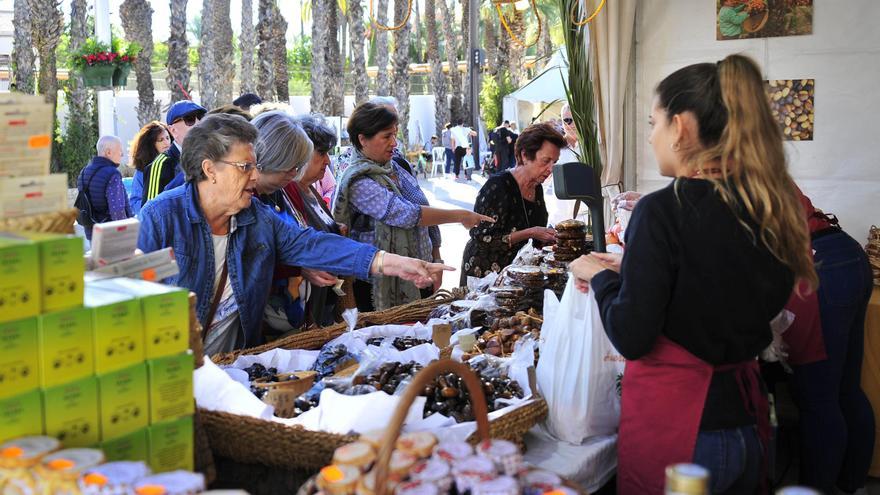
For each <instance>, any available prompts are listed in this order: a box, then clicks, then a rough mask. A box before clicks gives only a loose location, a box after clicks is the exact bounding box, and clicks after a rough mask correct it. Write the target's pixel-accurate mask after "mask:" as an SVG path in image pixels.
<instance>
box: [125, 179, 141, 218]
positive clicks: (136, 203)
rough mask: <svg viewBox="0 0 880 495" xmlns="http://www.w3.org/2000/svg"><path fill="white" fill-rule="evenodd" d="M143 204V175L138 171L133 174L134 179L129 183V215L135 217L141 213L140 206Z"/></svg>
mask: <svg viewBox="0 0 880 495" xmlns="http://www.w3.org/2000/svg"><path fill="white" fill-rule="evenodd" d="M143 202H144V173H143V172H142V171H140V170H136V171H135V172H134V179H132V181H131V194H129V195H128V204H129V205H130V206H131V213H132V214H133V215H137V214H138V213H140V211H141V204H143Z"/></svg>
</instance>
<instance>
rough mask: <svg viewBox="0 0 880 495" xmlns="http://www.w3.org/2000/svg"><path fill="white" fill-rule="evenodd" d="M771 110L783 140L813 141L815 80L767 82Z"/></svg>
mask: <svg viewBox="0 0 880 495" xmlns="http://www.w3.org/2000/svg"><path fill="white" fill-rule="evenodd" d="M766 84H767V86H766V89H767V96H768V97H769V98H770V109H771V110H772V111H773V116H774V117H775V118H776V120H777V122H779V125H780V126H782V134H783V139H786V140H788V141H812V140H813V120H814V113H813V89H814V86H815V80H814V79H794V80H792V79H781V80H771V81H767V83H766Z"/></svg>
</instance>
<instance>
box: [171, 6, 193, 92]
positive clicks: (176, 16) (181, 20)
mask: <svg viewBox="0 0 880 495" xmlns="http://www.w3.org/2000/svg"><path fill="white" fill-rule="evenodd" d="M186 2H187V0H171V34H170V36H168V75H166V76H165V82H166V83H167V84H168V89H170V90H171V102H172V103H174V102H176V101H180V100H185V99H187V98H189V96H187V95H188V94H189V92H190V86H189V82H190V75H191V72H190V69H189V41H188V40H187V39H186Z"/></svg>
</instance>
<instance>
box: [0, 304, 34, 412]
mask: <svg viewBox="0 0 880 495" xmlns="http://www.w3.org/2000/svg"><path fill="white" fill-rule="evenodd" d="M38 341H39V340H38V337H37V319H36V318H24V319H21V320H15V321H8V322H5V323H0V398H6V397H11V396H13V395H18V394H22V393H24V392H28V391H30V390H33V389H36V388H37V387H39V386H40V374H39V369H40V359H39V352H38V349H37V347H38V345H37V343H38Z"/></svg>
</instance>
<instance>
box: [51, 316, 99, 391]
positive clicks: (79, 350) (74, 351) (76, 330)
mask: <svg viewBox="0 0 880 495" xmlns="http://www.w3.org/2000/svg"><path fill="white" fill-rule="evenodd" d="M93 335H94V332H93V330H92V311H91V310H89V309H88V308H83V307H79V308H73V309H66V310H62V311H56V312H54V313H47V314H44V315H42V316H40V317H39V337H40V352H39V354H40V385H41V386H42V387H43V388H48V387H53V386H55V385H61V384H62V383H65V382H69V381H72V380H78V379H80V378H85V377H87V376H92V375H94V374H95V343H94V337H93Z"/></svg>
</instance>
